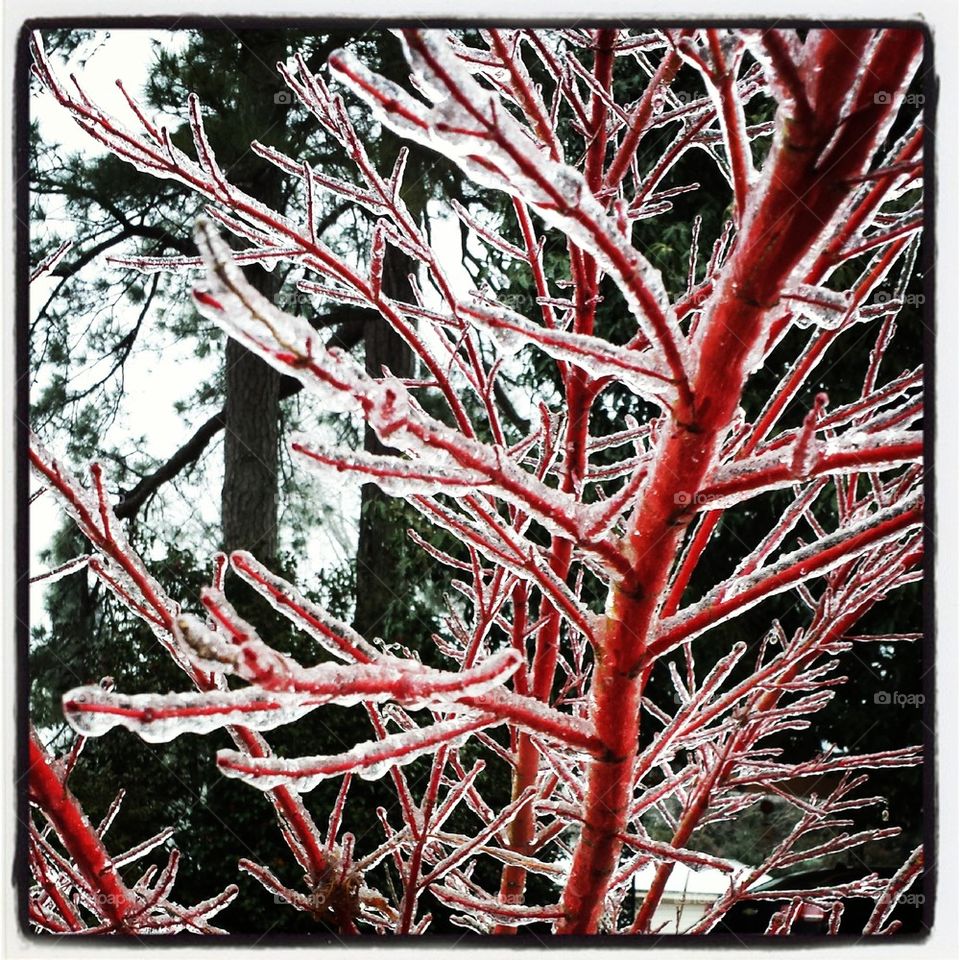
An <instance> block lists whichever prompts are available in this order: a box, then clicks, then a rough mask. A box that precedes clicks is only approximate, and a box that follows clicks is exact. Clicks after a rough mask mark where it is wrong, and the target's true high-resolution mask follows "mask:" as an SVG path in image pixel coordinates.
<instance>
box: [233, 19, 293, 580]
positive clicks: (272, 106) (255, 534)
mask: <svg viewBox="0 0 960 960" xmlns="http://www.w3.org/2000/svg"><path fill="white" fill-rule="evenodd" d="M285 55H286V44H285V41H284V39H283V37H282V35H281V34H276V33H263V34H261V35H259V36H258V35H257V34H254V33H251V34H249V35H246V36H245V37H244V41H243V44H242V47H241V51H240V66H241V69H245V68H246V70H247V73H248V75H249V76H251V77H253V76H259V75H260V74H261V73H263V71H264V69H265V68H264V64H273V63H276V62H277V61H278V60H281V59H283V58H284V56H285ZM288 112H289V107H288V106H287V105H286V104H284V103H282V102H281V103H278V102H276V101H275V99H274V97H273V95H272V88H270V89H269V90H268V89H265V90H264V91H263V92H262V95H261V96H258V97H252V98H251V99H250V101H249V102H248V103H247V105H246V113H245V114H244V122H245V123H246V125H247V126H248V127H249V132H250V137H247V136H244V138H243V139H242V140H241V142H248V141H249V139H251V138H252V137H254V136H260V135H262V132H263V131H264V130H272V129H274V128H280V127H283V126H284V125H285V124H286V122H287V114H288ZM230 176H231V179H232V180H233V181H234V183H236V185H237V186H238V187H239V188H240V189H242V190H246V191H248V192H249V193H251V194H252V195H253V196H255V197H256V198H257V199H258V200H260V201H262V202H263V203H265V204H267V205H268V206H270V207H272V208H273V209H275V210H281V211H282V210H283V208H284V206H285V201H284V193H283V178H282V174H281V173H280V172H279V171H278V170H276V169H275V168H274V167H272V166H271V165H270V164H267V163H265V162H264V161H263V160H262V159H260V158H259V157H256V156H255V155H253V154H251V153H249V152H245V153H243V154H242V155H241V156H240V157H239V159H238V160H237V162H236V163H235V164H234V165H233V167H232V168H231V170H230ZM245 273H246V275H247V279H248V280H249V281H250V282H251V283H252V284H253V285H254V286H255V287H256V288H257V289H258V290H259V291H260V292H261V293H262V294H263V295H264V296H266V297H267V298H268V299H270V300H271V301H273V300H275V299H276V295H277V293H278V291H279V287H280V284H279V278H278V277H277V276H276V275H275V274H273V273H267V272H266V271H265V270H263V269H262V268H260V267H254V268H251V269H250V270H247V271H245ZM281 379H282V378H281V375H280V374H279V373H278V372H277V371H276V370H275V369H274V368H273V367H271V366H269V365H267V364H266V363H264V361H263V360H261V359H259V358H258V357H256V356H254V354H252V353H250V352H249V351H248V350H247V349H246V347H244V346H242V345H241V344H240V343H238V342H237V341H235V340H233V339H231V340H229V341H228V343H227V349H226V356H225V359H224V392H225V397H224V410H225V413H226V423H225V429H224V440H223V489H222V491H221V497H220V520H221V532H222V537H223V549H224V550H226V551H227V552H229V551H231V550H249V551H250V552H251V553H253V554H254V555H255V556H256V557H257V558H258V559H260V560H262V561H263V562H265V563H270V562H272V561H273V560H274V559H275V557H276V554H277V523H278V516H277V488H278V483H279V465H280V461H279V439H280V438H279V431H280V381H281Z"/></svg>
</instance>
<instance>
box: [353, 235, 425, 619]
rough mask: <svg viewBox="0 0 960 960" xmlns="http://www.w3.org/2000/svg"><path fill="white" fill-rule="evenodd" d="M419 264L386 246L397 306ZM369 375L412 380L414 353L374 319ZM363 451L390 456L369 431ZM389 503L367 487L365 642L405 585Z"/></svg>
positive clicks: (362, 566)
mask: <svg viewBox="0 0 960 960" xmlns="http://www.w3.org/2000/svg"><path fill="white" fill-rule="evenodd" d="M414 270H415V264H414V263H413V261H412V260H411V259H410V257H408V256H407V255H406V254H405V253H402V252H401V251H399V250H397V249H396V248H395V247H391V246H390V245H389V244H388V245H387V250H386V255H385V257H384V262H383V292H384V294H385V295H386V296H388V297H391V298H393V299H395V300H404V301H408V302H409V301H410V299H411V294H412V291H411V289H410V283H409V281H408V280H407V277H408V276H409V275H410V274H411V273H412V272H414ZM363 339H364V348H365V353H366V360H365V364H366V370H367V373H370V374H372V375H373V376H377V377H379V376H382V369H383V367H388V368H389V369H390V371H391V372H392V373H393V374H394V375H395V376H398V377H411V376H413V372H414V361H413V353H412V351H411V350H410V348H409V347H408V346H407V344H406V343H405V342H404V340H403V339H402V338H401V337H400V336H399V335H398V334H397V333H396V332H395V331H394V330H393V328H392V327H390V326H389V324H388V323H387V322H386V321H385V320H384V319H383V318H382V317H381V316H379V315H378V314H377V315H371V318H370V320H368V321H367V325H366V329H365V330H364V338H363ZM363 447H364V449H365V450H367V451H369V452H370V453H390V452H395V451H392V450H391V449H390V448H389V447H386V446H384V445H383V444H382V443H381V442H380V439H379V438H378V437H377V435H376V434H375V433H374V432H373V431H372V430H371V429H370V427H369V426H365V428H364V437H363ZM389 504H390V498H389V497H387V496H386V495H385V494H384V493H383V491H382V490H381V489H380V488H379V487H378V486H376V485H375V484H372V483H366V484H364V485H363V489H362V491H361V494H360V536H359V540H358V543H357V590H356V596H357V606H356V611H355V613H354V621H353V625H354V628H355V629H356V630H358V631H359V632H360V633H361V634H363V635H364V636H373V635H377V634H382V633H383V632H385V631H384V627H385V625H386V623H387V622H388V618H389V613H390V609H391V606H392V605H393V603H394V601H395V600H396V599H397V594H398V592H399V591H400V590H402V588H403V585H402V584H401V583H400V582H399V580H398V577H397V571H398V568H399V561H400V557H401V550H402V545H403V536H404V534H403V532H402V531H399V532H398V531H396V530H393V529H392V525H391V522H390V518H389V516H388V515H387V510H386V508H387V506H388V505H389Z"/></svg>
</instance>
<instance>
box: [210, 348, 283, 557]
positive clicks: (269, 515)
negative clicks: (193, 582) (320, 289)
mask: <svg viewBox="0 0 960 960" xmlns="http://www.w3.org/2000/svg"><path fill="white" fill-rule="evenodd" d="M225 362H226V371H225V385H226V413H227V417H226V427H225V431H224V441H223V491H222V494H221V499H220V509H221V523H222V529H223V548H224V550H227V551H230V550H241V549H242V550H249V551H251V553H253V554H254V555H255V556H257V557H258V558H259V559H261V560H263V561H264V562H269V561H270V560H271V559H273V558H274V557H275V556H276V553H277V471H278V465H279V464H278V449H279V435H278V434H279V414H280V374H279V372H278V371H276V370H274V369H273V367H270V366H267V364H265V363H264V362H263V361H262V360H260V359H259V358H258V357H256V356H254V355H253V354H252V353H250V351H249V350H247V348H246V347H244V346H242V345H241V344H240V343H238V342H237V341H236V340H233V339H231V340H229V341H228V342H227V354H226V361H225Z"/></svg>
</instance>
